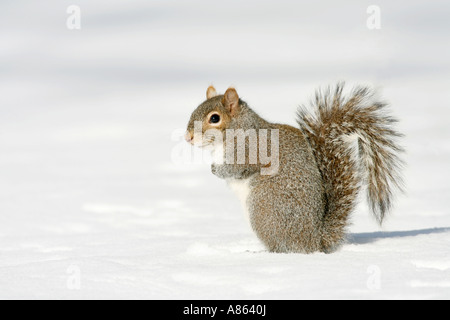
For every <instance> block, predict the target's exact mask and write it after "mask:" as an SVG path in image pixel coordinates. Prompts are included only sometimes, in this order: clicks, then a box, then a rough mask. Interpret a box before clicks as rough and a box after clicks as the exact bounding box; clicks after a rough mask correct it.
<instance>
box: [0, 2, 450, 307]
mask: <svg viewBox="0 0 450 320" xmlns="http://www.w3.org/2000/svg"><path fill="white" fill-rule="evenodd" d="M72 4H74V3H72V1H70V2H69V1H51V0H47V1H40V2H36V1H31V0H29V1H21V2H20V3H19V2H2V3H1V4H0V9H1V12H2V17H1V19H0V25H1V28H0V36H1V38H2V39H3V41H2V43H3V44H2V50H1V51H0V59H1V60H0V61H2V64H1V66H0V70H1V73H0V92H1V94H0V105H1V107H0V152H1V153H0V154H1V157H0V168H1V170H0V298H2V299H14V298H21V299H23V298H31V299H132V298H137V299H314V298H321V299H324V298H325V299H328V298H329V299H353V298H354V299H380V298H381V299H399V298H406V299H436V298H437V299H448V298H450V249H449V248H450V210H449V209H448V204H447V198H448V195H450V183H449V181H450V170H448V164H449V163H450V142H449V141H450V126H449V120H448V119H449V116H450V111H449V110H450V108H449V101H450V91H449V90H448V88H449V85H450V80H449V79H450V77H449V75H450V72H449V71H450V61H449V60H448V53H449V49H450V44H449V42H448V41H445V40H446V38H447V37H448V29H449V22H448V19H447V17H448V14H449V10H450V6H449V4H448V3H447V2H446V1H433V2H432V3H430V2H425V1H417V0H416V1H408V2H404V1H401V2H396V3H395V4H393V3H391V2H388V1H378V5H379V6H380V8H381V15H382V20H381V29H380V30H368V29H367V27H366V19H367V13H366V9H367V6H366V5H365V4H364V3H360V4H357V3H355V2H352V1H346V2H343V3H339V4H335V3H334V2H332V1H320V2H318V3H317V4H308V5H306V4H305V5H304V4H301V3H299V2H294V1H287V0H283V1H277V3H276V5H275V3H274V2H270V1H258V2H256V1H253V0H252V1H246V2H245V4H243V3H242V2H238V1H234V0H231V1H227V2H222V3H221V4H214V6H213V5H211V4H210V2H207V1H205V0H197V1H193V2H189V3H187V2H186V1H180V0H173V1H164V2H163V1H143V0H132V1H127V2H126V3H125V2H119V1H106V0H101V1H95V4H94V3H93V2H92V1H91V2H89V1H87V0H79V1H77V5H79V6H80V8H81V14H82V16H81V17H82V20H81V30H72V31H70V30H68V29H67V28H66V24H65V22H66V18H67V17H68V15H67V13H66V9H67V7H68V6H69V5H72ZM323 8H327V9H328V10H323ZM338 80H348V83H349V84H353V83H364V84H371V85H374V86H377V87H379V88H380V91H381V93H382V96H383V97H385V98H386V99H387V100H389V101H390V102H391V105H392V112H393V114H394V115H395V116H396V117H398V118H399V119H401V122H400V124H399V128H400V130H401V131H402V132H404V133H405V134H406V137H405V138H404V140H403V141H402V142H403V145H404V147H405V148H406V150H407V153H406V154H405V159H406V162H407V166H406V168H405V172H404V173H405V181H406V187H407V191H406V194H405V195H398V196H397V203H396V206H395V210H394V211H393V212H392V215H391V216H389V217H388V219H387V221H386V222H385V224H384V225H383V227H382V228H380V227H379V226H378V225H377V224H376V222H375V219H373V218H372V217H370V215H369V212H368V209H367V206H366V205H365V203H364V201H362V202H361V204H360V205H359V206H358V209H357V210H356V212H355V214H354V215H353V217H352V225H351V226H350V228H349V239H348V241H347V243H346V244H345V245H344V246H343V247H342V248H341V250H339V251H338V252H336V253H334V254H330V255H326V254H322V253H316V254H312V255H300V254H271V253H269V252H267V251H266V250H265V249H264V247H263V246H262V245H261V244H260V243H259V241H258V240H257V239H256V237H255V235H254V234H253V233H252V231H251V229H250V227H249V226H248V222H247V221H246V220H245V218H244V217H243V211H242V207H241V204H240V202H239V199H237V198H236V197H235V195H234V194H233V193H232V191H231V190H230V189H229V188H228V187H227V185H226V183H225V182H224V181H221V180H219V179H217V178H216V177H214V176H213V175H212V174H211V173H210V172H209V168H208V165H207V164H206V161H197V162H200V163H192V161H185V160H186V159H185V158H183V157H181V158H180V155H182V156H183V155H184V156H186V154H185V153H184V152H189V154H188V157H187V159H189V158H191V157H189V155H190V152H191V149H190V147H189V146H188V145H187V144H186V143H185V142H184V141H183V140H182V135H180V133H182V132H183V131H184V128H185V126H186V124H187V121H188V119H189V116H190V113H191V112H192V111H193V109H194V108H195V107H196V106H197V105H198V104H199V103H200V102H202V100H203V99H204V98H205V93H206V88H207V87H208V86H209V85H210V84H211V83H213V84H214V85H215V86H216V88H217V89H218V91H219V92H224V91H225V90H226V88H227V87H228V86H229V85H234V86H236V88H237V90H238V92H239V93H240V94H241V95H242V97H243V98H244V99H245V100H246V101H247V102H248V103H249V104H250V105H251V106H252V107H253V108H254V109H255V110H256V111H258V112H259V113H260V114H261V115H262V116H263V117H265V118H266V119H269V120H272V121H278V122H284V123H289V124H295V119H294V115H295V111H296V107H297V106H298V105H299V104H302V103H307V102H308V101H309V99H310V98H311V96H312V94H313V92H314V89H315V88H316V87H317V86H320V85H328V84H330V83H331V84H332V83H334V82H336V81H338ZM186 150H188V151H186ZM192 152H193V151H192ZM183 159H184V160H183Z"/></svg>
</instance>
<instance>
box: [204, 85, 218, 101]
mask: <svg viewBox="0 0 450 320" xmlns="http://www.w3.org/2000/svg"><path fill="white" fill-rule="evenodd" d="M215 96H217V91H216V88H214V87H213V86H209V87H208V90H206V99H211V98H213V97H215Z"/></svg>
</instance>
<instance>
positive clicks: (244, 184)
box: [227, 178, 250, 223]
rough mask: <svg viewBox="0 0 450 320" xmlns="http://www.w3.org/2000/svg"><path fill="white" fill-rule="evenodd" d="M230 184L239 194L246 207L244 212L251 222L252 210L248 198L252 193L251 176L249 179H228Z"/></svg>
mask: <svg viewBox="0 0 450 320" xmlns="http://www.w3.org/2000/svg"><path fill="white" fill-rule="evenodd" d="M227 183H228V186H229V187H230V189H231V190H233V191H234V193H235V194H236V195H237V197H238V199H239V200H240V201H241V204H242V206H243V208H244V214H245V218H246V219H247V221H248V222H249V223H250V212H249V210H248V205H247V199H248V196H249V195H250V178H248V179H228V180H227Z"/></svg>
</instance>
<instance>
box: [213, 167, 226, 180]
mask: <svg viewBox="0 0 450 320" xmlns="http://www.w3.org/2000/svg"><path fill="white" fill-rule="evenodd" d="M211 172H212V173H213V175H215V176H217V177H219V178H221V179H224V178H225V176H224V172H223V170H221V168H220V166H218V165H215V164H212V165H211Z"/></svg>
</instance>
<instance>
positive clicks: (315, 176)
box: [185, 83, 403, 253]
mask: <svg viewBox="0 0 450 320" xmlns="http://www.w3.org/2000/svg"><path fill="white" fill-rule="evenodd" d="M343 89H344V84H343V83H339V84H337V85H336V86H335V87H334V88H331V87H328V88H327V89H324V90H317V91H316V95H315V99H314V100H313V102H312V107H313V109H314V111H313V112H308V111H307V108H305V107H300V108H299V110H298V114H297V122H298V124H299V128H295V127H292V126H289V125H283V124H276V123H271V122H268V121H266V120H264V119H263V118H261V117H260V116H259V115H258V114H257V113H256V112H255V111H253V110H252V109H251V108H250V107H249V106H248V105H247V103H246V102H244V101H243V100H242V99H240V98H239V96H238V94H237V92H236V90H235V89H234V88H229V89H228V90H227V91H226V92H225V94H223V95H219V94H217V92H216V89H215V88H214V87H213V86H210V87H209V88H208V89H207V94H206V96H207V100H206V101H205V102H203V103H202V104H200V106H198V107H197V109H196V110H195V111H194V112H193V113H192V115H191V118H190V120H189V123H188V126H187V131H186V135H185V139H186V140H187V142H189V143H191V144H193V145H197V146H200V147H205V148H209V149H210V150H211V152H212V154H213V159H214V162H213V163H212V165H211V170H212V172H213V173H214V174H215V175H216V176H218V177H219V178H222V179H225V180H226V181H227V183H228V184H229V186H230V187H231V188H232V189H234V190H235V191H236V192H237V194H238V196H239V198H240V199H241V201H242V203H243V205H244V208H245V211H246V213H247V215H248V218H249V221H250V224H251V226H252V229H253V230H254V232H255V233H256V235H257V236H258V238H259V239H260V240H261V241H262V243H263V244H264V245H265V246H266V248H267V249H268V250H269V251H270V252H282V253H288V252H296V253H313V252H317V251H321V252H325V253H331V252H334V251H335V250H337V249H338V248H339V247H340V245H341V244H342V243H343V242H344V240H345V238H346V228H347V226H348V224H349V215H350V214H351V212H352V211H353V210H354V208H355V205H356V203H357V197H358V193H359V191H360V190H361V188H362V187H365V188H366V190H367V199H368V204H369V207H370V209H371V211H372V213H373V214H374V216H375V218H376V219H377V221H378V222H379V223H380V224H381V222H382V221H383V218H384V217H385V215H386V214H387V213H388V212H389V211H390V209H391V208H392V199H393V192H394V191H395V190H402V179H401V175H400V173H401V168H402V160H401V158H400V154H401V152H403V149H402V148H401V147H400V146H399V145H398V144H397V142H396V141H397V139H398V138H399V137H401V136H402V135H401V134H399V133H398V132H397V131H395V130H394V128H393V126H394V124H395V122H396V119H394V118H393V117H391V116H389V115H387V114H386V112H385V111H386V110H385V109H386V106H387V104H386V103H385V102H382V101H378V100H376V99H375V98H374V93H373V92H372V90H371V89H370V88H368V87H355V88H354V89H353V90H351V91H350V93H349V94H348V95H347V96H344V94H343ZM259 133H261V134H259ZM269 146H270V148H269ZM264 147H266V149H267V148H269V149H270V150H262V149H264ZM262 151H264V152H262ZM269 154H270V155H269ZM239 158H240V159H239ZM264 170H265V171H264Z"/></svg>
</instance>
